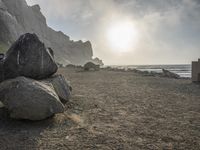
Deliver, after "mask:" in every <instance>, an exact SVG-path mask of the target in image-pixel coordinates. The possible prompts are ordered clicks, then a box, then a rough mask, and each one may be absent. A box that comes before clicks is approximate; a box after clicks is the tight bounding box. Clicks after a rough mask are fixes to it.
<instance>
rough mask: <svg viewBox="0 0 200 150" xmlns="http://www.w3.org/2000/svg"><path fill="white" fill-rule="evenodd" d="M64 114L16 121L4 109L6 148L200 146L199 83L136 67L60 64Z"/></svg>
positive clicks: (1, 128)
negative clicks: (67, 91)
mask: <svg viewBox="0 0 200 150" xmlns="http://www.w3.org/2000/svg"><path fill="white" fill-rule="evenodd" d="M59 73H62V74H63V75H64V76H65V77H66V79H68V80H70V82H71V85H72V88H73V93H72V97H71V100H70V102H69V103H67V104H66V111H65V113H64V114H58V115H56V116H54V117H53V118H49V119H47V120H44V121H38V122H31V121H16V120H11V119H9V117H8V114H7V113H6V112H5V111H4V110H3V109H1V110H0V149H1V150H29V149H30V150H199V149H200V85H198V84H193V83H191V81H190V80H183V79H179V80H177V79H168V78H159V77H146V76H141V75H137V74H134V73H132V72H117V71H105V70H101V71H97V72H92V71H91V72H81V71H78V70H74V69H60V70H59Z"/></svg>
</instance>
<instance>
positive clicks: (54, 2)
mask: <svg viewBox="0 0 200 150" xmlns="http://www.w3.org/2000/svg"><path fill="white" fill-rule="evenodd" d="M27 2H28V4H29V5H33V4H39V5H40V7H41V11H42V12H43V14H44V15H45V16H46V18H47V23H48V25H49V26H51V27H52V28H53V29H55V30H61V31H63V32H64V33H66V34H67V35H69V36H70V37H71V39H74V40H79V39H82V40H90V41H91V42H92V45H93V50H94V56H97V57H99V58H101V59H103V61H104V62H105V64H180V63H190V62H191V61H192V60H195V59H198V58H200V0H27ZM128 23H131V27H129V26H128V27H127V25H126V24H128ZM132 27H133V28H132ZM122 28H132V29H133V30H125V31H124V29H122ZM118 30H119V31H121V30H122V31H121V32H117V31H118ZM132 31H133V32H134V36H130V35H129V32H130V34H131V32H132ZM113 32H114V33H113ZM110 34H111V35H110ZM118 34H120V35H118ZM129 37H130V38H131V40H130V39H129ZM120 41H121V42H120ZM127 41H128V42H127ZM114 42H115V43H116V44H115V43H114ZM122 44H125V45H126V44H127V45H128V46H127V47H126V50H125V51H123V50H119V49H117V47H116V45H117V46H119V47H120V46H122V47H123V46H124V45H122ZM124 48H125V47H124Z"/></svg>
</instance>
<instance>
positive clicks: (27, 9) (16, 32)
mask: <svg viewBox="0 0 200 150" xmlns="http://www.w3.org/2000/svg"><path fill="white" fill-rule="evenodd" d="M28 32H29V33H36V34H37V35H38V36H39V38H40V40H41V41H42V42H44V43H45V45H46V46H47V47H51V48H52V49H53V50H54V52H55V59H56V61H57V62H59V63H61V64H64V65H66V64H69V63H72V64H78V65H79V64H84V63H85V62H88V61H89V60H91V59H92V56H93V53H92V46H91V43H90V42H89V41H87V42H82V41H77V42H74V41H72V40H70V38H69V37H68V36H66V35H65V34H63V33H62V32H60V31H59V32H57V31H54V30H53V29H51V28H50V27H48V26H47V23H46V19H45V17H44V16H43V15H42V13H41V11H40V7H39V5H35V6H28V5H27V3H26V1H25V0H0V43H1V42H2V43H4V44H6V45H7V46H8V47H9V46H10V45H11V44H12V43H13V42H14V41H15V40H16V39H18V38H19V36H20V35H22V34H24V33H28Z"/></svg>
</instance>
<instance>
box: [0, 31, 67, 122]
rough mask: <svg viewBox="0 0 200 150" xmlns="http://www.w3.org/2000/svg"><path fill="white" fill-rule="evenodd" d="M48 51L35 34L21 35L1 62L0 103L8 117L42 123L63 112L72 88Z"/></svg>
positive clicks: (51, 52)
mask: <svg viewBox="0 0 200 150" xmlns="http://www.w3.org/2000/svg"><path fill="white" fill-rule="evenodd" d="M57 70H58V67H57V65H56V62H55V61H54V54H53V50H52V49H51V48H46V47H45V45H44V44H43V43H42V42H41V41H40V40H39V38H38V37H37V35H35V34H30V33H27V34H24V35H22V36H21V37H20V38H19V39H18V40H17V41H16V42H15V43H14V44H13V45H12V46H11V47H10V49H9V50H8V51H7V52H6V54H5V56H4V57H3V58H1V59H0V81H1V83H0V101H1V102H2V103H3V104H4V107H5V108H6V109H8V112H9V114H10V117H11V118H14V119H28V120H42V119H45V118H48V117H50V116H52V115H54V114H56V113H62V112H64V105H63V104H65V103H66V102H67V101H68V100H69V97H70V92H71V87H70V85H69V83H68V82H67V81H66V80H65V78H64V77H63V76H62V75H54V74H55V73H56V72H57Z"/></svg>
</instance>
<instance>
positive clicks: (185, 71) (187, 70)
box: [110, 64, 191, 78]
mask: <svg viewBox="0 0 200 150" xmlns="http://www.w3.org/2000/svg"><path fill="white" fill-rule="evenodd" d="M110 67H113V68H119V69H129V68H130V69H137V70H141V71H149V72H151V71H154V72H157V73H161V72H162V69H166V70H169V71H171V72H173V73H176V74H178V75H180V76H181V77H186V78H191V65H190V64H185V65H127V66H117V65H112V66H110Z"/></svg>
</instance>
